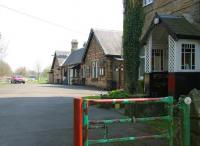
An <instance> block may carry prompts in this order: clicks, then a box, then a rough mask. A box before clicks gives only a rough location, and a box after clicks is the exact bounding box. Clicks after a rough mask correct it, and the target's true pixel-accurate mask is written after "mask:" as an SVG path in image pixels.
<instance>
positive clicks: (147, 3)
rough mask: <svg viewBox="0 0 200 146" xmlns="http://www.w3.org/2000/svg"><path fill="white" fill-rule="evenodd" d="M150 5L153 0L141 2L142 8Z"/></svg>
mask: <svg viewBox="0 0 200 146" xmlns="http://www.w3.org/2000/svg"><path fill="white" fill-rule="evenodd" d="M151 3H153V0H143V6H147V5H149V4H151Z"/></svg>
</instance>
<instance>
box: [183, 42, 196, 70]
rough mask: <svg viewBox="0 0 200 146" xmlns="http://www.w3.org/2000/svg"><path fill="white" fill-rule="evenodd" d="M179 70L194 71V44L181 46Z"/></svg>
mask: <svg viewBox="0 0 200 146" xmlns="http://www.w3.org/2000/svg"><path fill="white" fill-rule="evenodd" d="M181 69H182V70H195V44H182V46H181Z"/></svg>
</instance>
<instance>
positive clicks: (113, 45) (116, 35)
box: [86, 29, 122, 56]
mask: <svg viewBox="0 0 200 146" xmlns="http://www.w3.org/2000/svg"><path fill="white" fill-rule="evenodd" d="M93 36H95V38H96V40H97V41H98V42H99V44H100V46H101V47H102V49H103V51H104V54H105V55H113V56H115V55H116V56H121V55H122V31H113V30H101V29H91V31H90V35H89V38H88V41H87V45H86V50H87V49H88V47H89V45H90V41H91V40H92V37H93Z"/></svg>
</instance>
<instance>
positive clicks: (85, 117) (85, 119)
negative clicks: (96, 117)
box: [82, 100, 89, 146]
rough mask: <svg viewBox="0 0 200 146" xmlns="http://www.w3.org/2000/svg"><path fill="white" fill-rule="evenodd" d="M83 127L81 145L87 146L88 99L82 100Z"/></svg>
mask: <svg viewBox="0 0 200 146" xmlns="http://www.w3.org/2000/svg"><path fill="white" fill-rule="evenodd" d="M82 108H83V128H84V135H83V145H84V146H88V145H89V143H88V128H89V118H88V101H87V100H83V106H82Z"/></svg>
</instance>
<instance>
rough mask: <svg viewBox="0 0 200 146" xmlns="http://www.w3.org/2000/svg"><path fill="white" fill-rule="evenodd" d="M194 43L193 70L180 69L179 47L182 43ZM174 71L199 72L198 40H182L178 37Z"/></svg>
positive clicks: (199, 42) (199, 44)
mask: <svg viewBox="0 0 200 146" xmlns="http://www.w3.org/2000/svg"><path fill="white" fill-rule="evenodd" d="M184 43H185V44H195V70H182V69H181V49H182V48H181V47H182V44H184ZM175 56H176V60H175V65H176V67H175V72H200V57H199V56H200V41H197V40H184V39H180V40H178V41H177V42H176V49H175Z"/></svg>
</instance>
